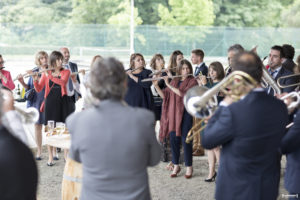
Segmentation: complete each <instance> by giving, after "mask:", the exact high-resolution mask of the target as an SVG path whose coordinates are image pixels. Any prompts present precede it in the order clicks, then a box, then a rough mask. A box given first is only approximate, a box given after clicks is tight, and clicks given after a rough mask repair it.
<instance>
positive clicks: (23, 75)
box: [13, 67, 39, 81]
mask: <svg viewBox="0 0 300 200" xmlns="http://www.w3.org/2000/svg"><path fill="white" fill-rule="evenodd" d="M38 68H39V67H35V68H33V69H31V70H30V71H34V70H37V69H38ZM26 75H28V72H26V73H24V74H21V76H22V77H23V78H24V77H25V76H26ZM16 80H18V77H16V78H15V79H14V80H13V81H16Z"/></svg>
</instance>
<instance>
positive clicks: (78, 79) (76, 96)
mask: <svg viewBox="0 0 300 200" xmlns="http://www.w3.org/2000/svg"><path fill="white" fill-rule="evenodd" d="M69 65H70V68H71V70H72V72H78V67H77V64H76V63H72V62H69ZM76 78H77V81H78V83H79V84H80V78H79V75H78V74H77V76H76ZM74 95H75V96H74V98H75V99H74V100H75V102H76V101H77V100H78V99H79V97H81V94H80V93H79V92H77V91H76V90H74Z"/></svg>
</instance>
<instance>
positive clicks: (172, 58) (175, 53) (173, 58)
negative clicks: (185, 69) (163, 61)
mask: <svg viewBox="0 0 300 200" xmlns="http://www.w3.org/2000/svg"><path fill="white" fill-rule="evenodd" d="M179 55H182V56H183V53H182V52H181V51H179V50H175V51H173V53H172V54H171V56H170V60H169V65H168V69H171V68H174V67H177V63H176V58H177V56H179ZM171 71H173V72H176V71H177V70H174V69H172V70H171Z"/></svg>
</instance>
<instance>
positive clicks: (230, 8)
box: [213, 0, 291, 27]
mask: <svg viewBox="0 0 300 200" xmlns="http://www.w3.org/2000/svg"><path fill="white" fill-rule="evenodd" d="M288 1H289V2H291V0H288ZM213 2H214V13H215V14H216V19H215V22H214V25H215V26H231V27H261V26H272V27H278V26H280V25H281V21H280V15H281V11H282V10H283V8H284V5H286V3H285V4H282V1H280V0H226V1H225V0H213Z"/></svg>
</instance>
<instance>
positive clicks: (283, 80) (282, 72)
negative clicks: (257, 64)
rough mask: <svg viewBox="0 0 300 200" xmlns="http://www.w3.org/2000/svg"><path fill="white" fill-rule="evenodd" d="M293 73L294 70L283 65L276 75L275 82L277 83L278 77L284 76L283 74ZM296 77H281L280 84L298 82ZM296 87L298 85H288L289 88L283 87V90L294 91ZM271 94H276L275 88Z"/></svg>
mask: <svg viewBox="0 0 300 200" xmlns="http://www.w3.org/2000/svg"><path fill="white" fill-rule="evenodd" d="M291 74H293V72H291V71H289V70H287V69H285V68H284V67H281V69H280V71H279V72H278V73H277V75H276V77H275V82H276V83H277V79H278V78H280V77H282V76H287V75H291ZM296 82H297V81H296V79H295V78H294V77H290V78H285V79H281V80H280V81H279V83H280V84H282V85H290V84H293V83H296ZM295 88H296V86H293V87H288V88H282V89H281V92H287V93H289V92H292V91H294V90H295ZM269 94H271V95H274V91H273V89H271V91H270V93H269Z"/></svg>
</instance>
